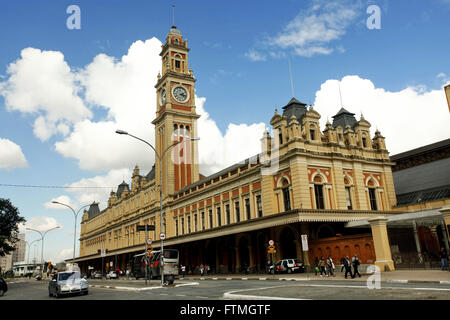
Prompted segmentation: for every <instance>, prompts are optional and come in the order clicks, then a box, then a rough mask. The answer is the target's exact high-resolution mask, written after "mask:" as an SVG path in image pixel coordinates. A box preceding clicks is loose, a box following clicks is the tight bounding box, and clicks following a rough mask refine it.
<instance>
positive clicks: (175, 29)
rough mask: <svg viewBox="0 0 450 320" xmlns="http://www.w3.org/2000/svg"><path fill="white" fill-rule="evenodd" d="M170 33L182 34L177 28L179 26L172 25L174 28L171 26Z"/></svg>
mask: <svg viewBox="0 0 450 320" xmlns="http://www.w3.org/2000/svg"><path fill="white" fill-rule="evenodd" d="M169 34H176V35H178V36H182V34H181V31H180V30H178V29H177V27H175V26H172V28H170V31H169Z"/></svg>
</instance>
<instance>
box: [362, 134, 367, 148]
mask: <svg viewBox="0 0 450 320" xmlns="http://www.w3.org/2000/svg"><path fill="white" fill-rule="evenodd" d="M362 145H363V148H367V140H366V138H365V137H363V138H362Z"/></svg>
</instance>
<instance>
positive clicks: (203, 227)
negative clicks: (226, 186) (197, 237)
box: [202, 211, 205, 230]
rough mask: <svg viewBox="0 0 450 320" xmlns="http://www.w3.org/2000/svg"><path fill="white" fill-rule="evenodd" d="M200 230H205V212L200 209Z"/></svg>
mask: <svg viewBox="0 0 450 320" xmlns="http://www.w3.org/2000/svg"><path fill="white" fill-rule="evenodd" d="M202 230H205V212H204V211H202Z"/></svg>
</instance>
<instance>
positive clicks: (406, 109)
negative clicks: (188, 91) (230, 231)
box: [0, 0, 450, 260]
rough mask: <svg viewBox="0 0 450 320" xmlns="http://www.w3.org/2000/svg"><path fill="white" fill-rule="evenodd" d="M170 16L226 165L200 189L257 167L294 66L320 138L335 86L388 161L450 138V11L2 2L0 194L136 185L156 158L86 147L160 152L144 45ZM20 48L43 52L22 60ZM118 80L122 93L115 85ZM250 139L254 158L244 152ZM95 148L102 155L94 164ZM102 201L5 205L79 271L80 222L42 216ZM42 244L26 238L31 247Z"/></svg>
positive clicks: (416, 4)
mask: <svg viewBox="0 0 450 320" xmlns="http://www.w3.org/2000/svg"><path fill="white" fill-rule="evenodd" d="M172 4H174V5H175V24H176V26H177V28H178V29H180V30H181V31H182V33H183V36H184V37H185V38H186V39H188V45H189V47H190V48H191V52H190V56H189V64H190V66H191V67H192V68H193V70H194V75H195V77H196V79H197V82H196V95H197V98H198V103H197V106H198V108H199V110H200V111H201V112H200V113H201V114H202V118H201V119H203V120H202V121H203V122H202V123H201V124H199V130H200V132H199V133H200V136H201V138H202V136H203V137H206V138H203V139H202V140H201V142H200V143H201V144H199V148H200V147H201V149H200V154H201V155H202V154H204V158H205V159H206V158H208V155H210V154H217V153H218V152H223V153H224V154H223V155H222V156H221V159H220V160H218V161H217V162H216V163H214V165H211V164H208V163H201V168H202V170H203V172H204V173H206V174H208V173H212V172H214V171H215V170H218V169H220V168H222V167H224V166H226V165H230V164H232V163H233V162H236V161H239V160H241V159H244V158H245V157H247V156H249V155H252V153H256V152H258V148H259V141H258V137H259V136H260V134H261V132H262V130H264V126H269V121H270V118H271V117H272V115H273V112H274V109H275V107H278V109H279V110H280V109H281V107H282V106H283V105H285V104H286V103H287V102H288V101H289V100H290V98H291V96H292V94H291V84H290V80H289V62H288V61H289V59H291V63H292V75H293V85H294V91H295V96H296V98H297V99H299V100H301V101H303V102H305V103H308V104H313V105H314V106H315V109H316V110H317V111H318V112H319V113H320V114H321V115H322V119H321V121H323V122H321V123H322V125H324V122H325V121H326V120H327V118H329V119H331V117H332V116H333V115H334V114H335V113H336V112H337V111H338V110H339V108H340V101H339V96H338V95H337V82H338V81H339V82H340V85H341V89H342V100H343V105H344V106H345V107H346V108H347V109H349V110H350V111H352V112H354V113H355V114H356V116H357V117H359V116H360V114H361V113H363V114H364V116H365V118H366V119H367V120H369V121H370V122H371V123H372V126H373V127H372V129H375V127H377V128H379V129H380V131H381V132H382V134H383V135H385V136H386V140H387V145H388V148H389V150H390V151H391V154H393V153H398V152H402V151H406V150H408V149H411V148H414V147H419V146H421V145H424V144H427V143H432V142H436V141H439V140H443V139H445V138H448V137H449V136H450V132H449V129H448V128H447V127H448V120H449V119H448V109H447V105H446V103H445V97H444V94H443V91H442V86H443V85H444V84H445V83H447V82H448V81H449V80H450V60H449V59H448V56H449V53H450V32H449V31H450V30H449V28H450V22H449V20H448V16H449V14H450V2H449V1H448V0H430V1H426V2H425V1H400V0H399V1H387V0H383V1H381V0H380V1H363V0H361V1H350V0H346V1H323V0H309V1H294V0H290V1H278V2H274V1H226V2H218V1H172V2H171V3H168V2H166V1H138V0H129V1H118V0H115V1H111V0H108V1H106V0H104V1H101V0H97V1H43V0H42V1H20V0H19V1H2V2H1V3H0V8H1V10H0V41H1V43H2V45H1V50H0V52H1V54H0V139H3V140H0V142H1V141H3V143H5V144H4V145H5V146H8V148H11V150H10V151H9V152H10V154H9V155H10V156H9V157H6V151H5V150H6V147H5V148H4V149H3V151H2V150H1V149H0V184H24V185H46V186H67V185H72V186H91V187H92V186H97V187H98V186H101V187H104V186H106V187H109V186H117V185H118V184H119V183H120V182H121V181H122V180H125V181H130V176H129V173H130V170H131V169H132V168H133V167H134V164H139V165H140V166H141V167H142V168H143V169H142V171H143V172H141V173H143V174H145V173H146V170H148V169H149V167H150V166H151V163H152V161H153V160H152V159H153V157H154V156H153V155H152V154H151V152H150V151H149V150H145V148H144V147H142V146H140V145H136V144H132V143H131V142H130V141H127V142H125V141H123V139H122V140H120V138H122V137H116V136H114V134H109V135H107V134H105V136H101V137H99V138H98V139H97V140H98V141H97V140H96V139H90V136H89V134H88V132H101V130H102V128H109V129H108V130H109V131H108V132H111V131H112V129H111V128H112V127H114V128H116V127H117V126H122V127H121V129H125V130H129V131H130V132H133V130H135V131H134V132H137V133H140V134H142V135H144V136H145V137H146V138H148V139H150V140H151V139H152V138H153V135H154V133H153V132H152V131H153V127H152V126H151V125H150V122H151V120H152V119H153V118H152V117H153V115H154V102H155V101H156V100H155V99H154V98H153V97H154V92H153V91H154V89H153V86H154V83H155V82H156V74H155V72H157V69H158V70H159V68H160V61H159V56H158V55H157V54H158V53H159V52H158V50H157V49H158V45H159V43H157V42H150V41H147V42H145V41H146V40H149V39H151V38H153V37H154V38H156V39H159V41H164V40H165V36H166V35H167V33H168V31H169V28H170V26H171V24H172V14H171V5H172ZM69 5H78V6H79V7H80V9H81V29H80V30H69V29H68V28H67V27H66V20H67V19H68V17H69V16H70V14H67V13H66V9H67V7H68V6H69ZM370 5H377V6H378V7H379V8H380V10H381V11H380V12H381V15H380V18H381V29H373V30H371V29H368V28H367V24H366V21H367V19H368V18H369V16H370V14H367V12H366V9H367V8H368V7H369V6H370ZM156 39H154V41H157V40H156ZM139 40H141V41H142V42H139ZM25 48H34V49H36V50H35V51H32V50H29V51H26V52H27V53H29V55H26V54H25V55H23V54H22V53H23V51H22V50H23V49H25ZM132 48H133V49H132ZM37 49H38V50H37ZM51 52H56V53H60V54H61V55H59V56H58V55H57V54H52V53H51ZM314 52H316V53H315V54H314ZM100 54H104V55H102V56H101V57H100V58H99V55H100ZM142 54H144V55H142ZM146 54H148V59H146V56H145V55H146ZM58 57H59V58H58ZM123 57H126V58H125V59H124V58H123ZM43 59H45V60H43ZM27 61H30V63H29V64H26V63H25V62H27ZM44 61H45V63H44ZM22 62H23V64H22ZM46 63H48V66H52V67H54V69H52V70H53V72H50V71H47V69H45V68H44V67H43V66H47V64H46ZM11 64H13V65H15V66H16V68H11V67H9V66H11ZM141 65H142V68H140V67H139V66H141ZM65 66H66V67H67V68H65ZM88 66H90V68H89V67H88ZM132 66H138V68H137V69H139V70H138V71H136V68H133V67H132ZM140 69H142V71H140ZM21 72H23V73H21ZM47 72H48V74H47ZM19 75H25V76H23V77H19ZM16 76H17V77H16ZM124 76H126V77H125V78H124V79H127V81H125V80H124V81H123V83H121V82H120V78H121V77H124ZM33 77H36V78H35V79H36V81H31V80H30V79H33ZM24 78H26V79H24ZM110 78H111V79H115V80H116V81H115V82H114V83H111V84H110V83H108V79H110ZM116 78H117V79H116ZM152 79H153V80H152ZM47 81H49V83H50V82H54V83H55V86H56V87H58V86H57V84H58V83H59V84H60V83H61V82H63V83H64V85H65V86H64V89H68V90H69V91H70V92H71V94H70V93H69V94H68V95H63V94H62V91H61V93H60V92H55V91H59V90H49V92H48V93H46V92H45V87H46V84H47ZM66 81H67V82H66ZM133 81H136V83H138V84H139V85H138V86H137V87H138V88H137V89H136V85H133V86H132V85H130V84H129V83H130V82H133ZM103 82H105V87H102V86H99V84H103ZM127 82H128V83H127ZM98 86H99V87H98ZM56 87H55V88H56ZM124 88H125V89H124ZM145 88H147V89H145ZM146 90H148V92H147V91H146ZM30 92H32V94H31V93H30ZM43 92H45V94H44V93H43ZM40 93H41V94H40ZM116 94H117V97H116V96H115V95H116ZM24 96H27V97H28V98H30V99H31V100H33V101H38V102H36V103H34V104H33V102H31V104H30V105H29V106H28V107H29V108H28V109H27V110H28V111H26V110H25V109H26V108H25V107H24V105H23V104H22V105H21V103H20V101H24V100H22V98H23V97H24ZM8 97H9V98H8ZM11 97H14V99H12V98H11ZM8 99H9V100H8ZM66 101H67V104H66V103H65V102H66ZM117 101H132V102H133V103H131V102H130V104H129V105H128V104H127V103H126V102H124V103H117ZM140 108H141V109H140ZM152 108H153V109H152ZM133 112H134V115H131V116H130V115H129V113H133ZM141 112H142V116H140V115H139V114H138V113H141ZM127 113H128V114H127ZM424 115H426V119H427V121H426V124H425V125H424V124H423V119H424V118H425V116H424ZM38 118H40V119H41V120H42V121H41V122H39V121H38V120H37V119H38ZM138 121H139V123H137V122H138ZM445 124H447V126H446V125H445ZM123 126H127V127H123ZM417 128H421V130H422V133H420V130H417ZM322 129H323V128H322ZM89 130H93V131H89ZM97 130H98V131H97ZM105 131H107V130H106V129H104V130H103V132H105ZM373 131H374V130H373ZM423 132H425V134H424V133H423ZM202 133H203V135H202ZM411 134H412V135H411ZM414 134H415V135H414ZM209 135H211V136H213V137H216V139H217V140H216V141H220V143H214V141H211V139H210V140H208V137H207V136H209ZM242 135H244V136H246V137H247V138H248V139H247V141H246V143H247V145H252V146H253V147H251V148H248V147H247V146H246V145H244V146H243V145H239V141H238V140H239V139H238V138H237V137H239V136H241V137H242ZM97 136H98V134H97ZM100 138H101V139H100ZM241 140H242V139H241ZM6 141H8V142H6ZM101 142H104V144H107V145H108V146H109V149H108V148H106V147H105V148H104V149H99V152H98V154H97V153H96V152H95V150H97V149H98V148H99V146H98V145H96V143H101ZM125 143H127V144H128V145H130V144H131V145H132V149H130V150H129V152H124V154H123V155H118V152H117V148H119V147H117V148H116V149H115V147H114V146H115V145H116V144H117V145H119V144H120V145H121V146H122V144H123V145H124V146H125ZM80 144H82V145H83V146H82V147H80ZM217 146H224V147H223V148H222V149H220V150H217V149H215V148H217ZM18 147H20V150H19V151H18ZM124 148H125V147H124ZM130 148H131V147H130ZM119 149H120V148H119ZM249 149H250V150H249ZM8 150H9V149H8ZM2 153H3V156H2ZM231 153H233V156H230V154H231ZM11 154H12V156H11ZM14 156H17V157H16V158H14ZM108 156H110V157H111V158H113V160H111V161H109V160H105V159H107V158H108ZM201 158H202V156H201ZM2 161H3V164H2ZM83 179H90V180H83ZM72 190H74V189H72ZM92 190H95V191H98V193H96V194H95V195H92V192H91V191H92ZM100 190H102V192H99V191H100ZM109 191H110V189H108V188H106V191H105V189H80V192H78V193H74V192H68V190H67V189H63V188H23V187H22V188H19V187H6V186H0V197H4V198H10V199H11V200H12V202H13V203H14V204H15V205H16V206H17V207H19V209H20V211H21V213H22V215H23V216H25V217H26V218H27V219H28V220H29V221H31V220H32V219H33V218H34V219H35V220H33V223H34V224H33V226H37V227H40V228H45V227H46V226H47V227H48V226H51V225H54V224H56V223H57V224H60V225H62V226H63V228H62V229H61V230H58V231H52V233H51V234H49V235H48V236H47V237H48V238H46V239H48V244H47V242H46V248H47V249H46V253H45V255H46V256H47V258H48V259H53V260H55V259H56V260H58V259H61V257H64V258H68V257H71V254H72V253H71V251H70V250H71V248H72V244H73V242H72V241H73V233H72V232H73V223H74V222H73V215H72V213H71V212H70V211H68V210H56V209H54V208H53V209H52V208H48V206H47V207H46V206H45V203H48V202H49V201H51V200H52V199H55V198H58V197H61V196H66V197H68V198H67V199H68V201H71V203H73V204H74V205H75V206H77V207H80V206H82V205H84V204H87V203H90V202H92V201H93V200H96V201H103V202H104V201H105V199H106V196H107V194H108V193H109ZM105 193H106V195H105ZM62 199H66V198H62ZM89 201H90V202H89ZM78 230H79V225H78ZM36 238H37V234H33V233H29V234H27V240H29V241H32V240H34V239H36ZM46 241H47V240H46ZM47 252H48V253H47ZM31 255H32V254H31Z"/></svg>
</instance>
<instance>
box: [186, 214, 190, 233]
mask: <svg viewBox="0 0 450 320" xmlns="http://www.w3.org/2000/svg"><path fill="white" fill-rule="evenodd" d="M187 227H188V233H191V216H187Z"/></svg>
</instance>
